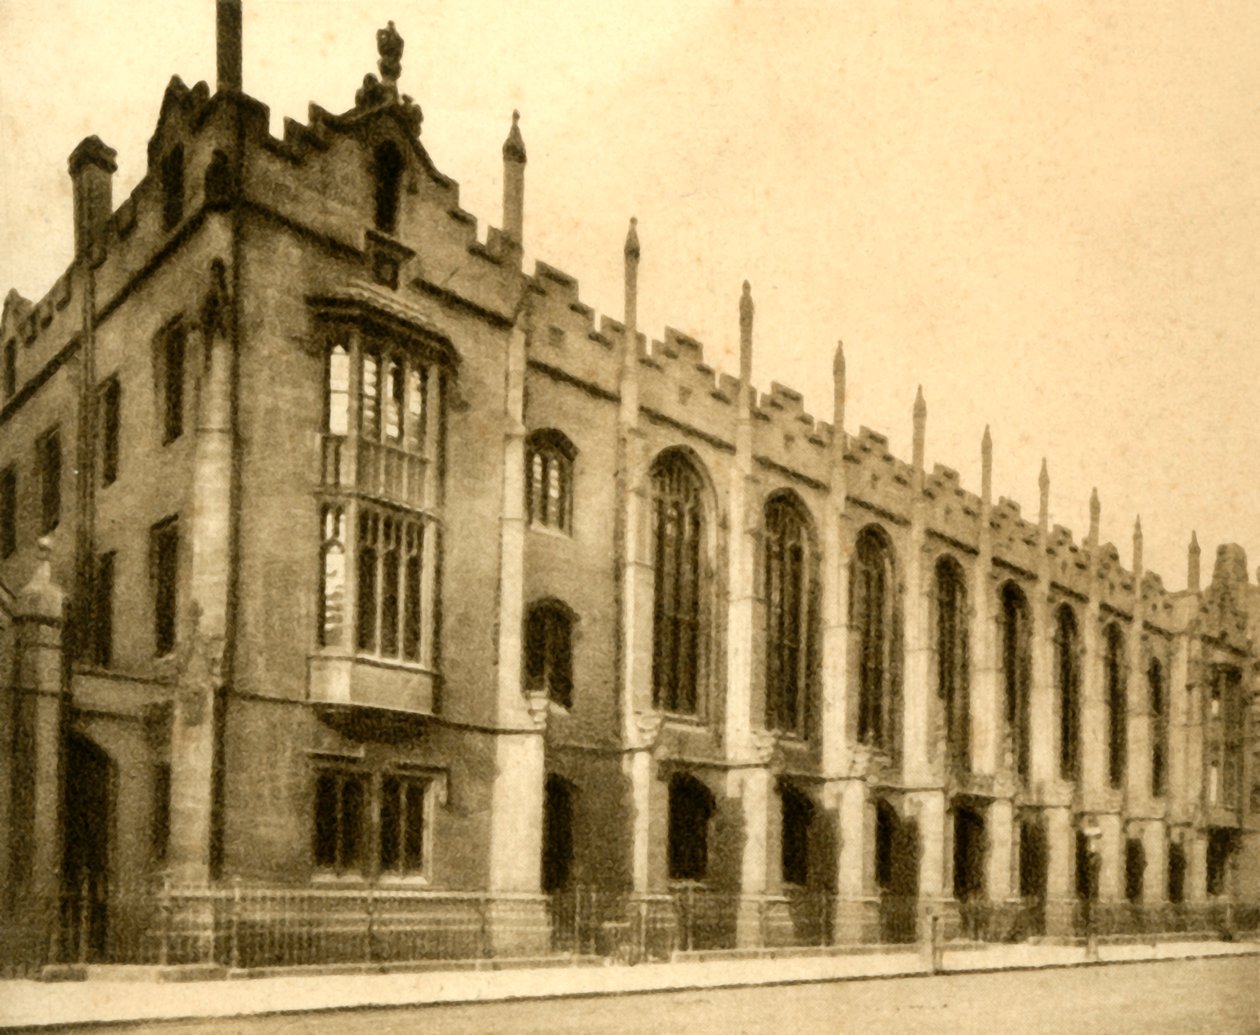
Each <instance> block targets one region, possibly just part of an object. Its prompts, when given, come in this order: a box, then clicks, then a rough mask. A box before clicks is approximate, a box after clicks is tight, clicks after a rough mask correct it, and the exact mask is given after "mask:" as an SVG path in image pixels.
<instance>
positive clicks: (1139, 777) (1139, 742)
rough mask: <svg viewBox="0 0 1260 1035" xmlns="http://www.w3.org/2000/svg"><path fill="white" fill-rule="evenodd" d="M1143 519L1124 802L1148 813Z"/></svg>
mask: <svg viewBox="0 0 1260 1035" xmlns="http://www.w3.org/2000/svg"><path fill="white" fill-rule="evenodd" d="M1142 579H1143V568H1142V519H1141V518H1138V520H1137V521H1136V523H1135V524H1134V526H1133V622H1132V624H1131V626H1130V628H1129V638H1128V640H1127V641H1126V646H1127V647H1128V657H1127V658H1125V667H1126V669H1127V673H1126V674H1127V677H1128V678H1127V679H1126V680H1125V682H1126V686H1125V696H1126V698H1127V700H1126V702H1125V718H1126V720H1127V721H1126V732H1125V736H1126V748H1125V792H1126V793H1125V803H1126V807H1127V808H1128V811H1129V813H1130V814H1134V813H1136V814H1138V815H1143V814H1149V812H1150V808H1149V805H1150V800H1151V709H1150V701H1151V693H1150V683H1149V682H1148V680H1147V672H1146V666H1145V664H1144V661H1145V651H1144V649H1143V646H1142V637H1143V633H1142V622H1143V619H1144V617H1145V609H1144V605H1143V600H1142Z"/></svg>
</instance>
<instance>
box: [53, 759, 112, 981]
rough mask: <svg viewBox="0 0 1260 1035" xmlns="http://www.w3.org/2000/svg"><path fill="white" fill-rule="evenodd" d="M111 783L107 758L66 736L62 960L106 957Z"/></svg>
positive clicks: (110, 770) (62, 871)
mask: <svg viewBox="0 0 1260 1035" xmlns="http://www.w3.org/2000/svg"><path fill="white" fill-rule="evenodd" d="M112 783H113V781H112V766H111V765H110V761H109V756H108V755H106V754H105V752H104V751H102V750H101V749H100V748H99V747H97V746H96V745H95V744H93V743H92V742H91V741H90V740H88V739H87V738H86V737H81V736H77V735H75V736H71V737H70V739H69V742H68V744H67V746H66V782H65V789H64V793H65V799H64V815H65V840H64V842H63V855H62V869H61V873H62V882H63V886H64V892H63V903H64V904H63V916H62V920H63V923H62V936H63V944H62V951H63V958H67V959H82V958H84V957H86V959H88V960H99V959H101V958H102V957H103V956H104V954H105V945H106V935H107V922H108V908H109V884H108V875H109V831H110V826H111V808H110V806H111V802H110V789H111V787H112Z"/></svg>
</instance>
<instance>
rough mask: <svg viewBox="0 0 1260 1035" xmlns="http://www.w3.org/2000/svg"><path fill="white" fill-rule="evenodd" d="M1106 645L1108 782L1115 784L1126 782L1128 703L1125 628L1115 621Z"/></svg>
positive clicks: (1115, 785) (1111, 626)
mask: <svg viewBox="0 0 1260 1035" xmlns="http://www.w3.org/2000/svg"><path fill="white" fill-rule="evenodd" d="M1105 637H1106V643H1105V645H1104V661H1103V665H1104V669H1105V671H1104V678H1105V680H1106V688H1105V691H1104V692H1105V693H1106V697H1107V782H1108V783H1109V784H1111V786H1112V787H1120V786H1123V784H1124V763H1125V757H1124V756H1125V741H1124V738H1125V733H1126V730H1125V707H1124V632H1123V631H1122V630H1121V629H1120V626H1118V625H1117V624H1116V623H1115V622H1112V623H1111V624H1110V625H1108V626H1107V630H1106V633H1105Z"/></svg>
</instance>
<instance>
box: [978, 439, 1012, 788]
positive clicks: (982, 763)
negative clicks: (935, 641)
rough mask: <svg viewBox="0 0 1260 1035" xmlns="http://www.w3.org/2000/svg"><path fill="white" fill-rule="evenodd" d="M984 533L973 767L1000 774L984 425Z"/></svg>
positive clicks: (989, 473)
mask: <svg viewBox="0 0 1260 1035" xmlns="http://www.w3.org/2000/svg"><path fill="white" fill-rule="evenodd" d="M980 455H981V474H980V486H981V488H980V518H979V522H980V533H979V539H978V544H979V551H978V554H977V556H976V566H975V578H974V579H973V580H972V585H973V587H974V588H973V590H972V596H973V601H974V602H973V604H972V607H971V628H970V634H971V643H972V644H973V648H972V663H971V687H970V694H971V770H972V772H974V773H979V774H984V775H987V776H996V775H997V774H998V772H999V771H1000V770H1001V768H1002V762H1003V758H1002V756H1003V751H1002V739H1003V736H1002V735H1003V732H1004V727H1005V711H1004V708H1003V701H1002V680H1001V672H1000V659H999V650H1000V647H999V644H998V638H997V609H998V607H999V606H1000V605H999V603H998V602H997V601H995V599H994V592H993V579H992V578H991V573H992V571H993V528H992V525H991V517H990V515H991V513H992V480H993V440H992V438H991V437H990V435H989V427H988V425H985V428H984V439H983V440H982V441H981V445H980Z"/></svg>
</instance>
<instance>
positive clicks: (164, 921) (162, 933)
mask: <svg viewBox="0 0 1260 1035" xmlns="http://www.w3.org/2000/svg"><path fill="white" fill-rule="evenodd" d="M170 927H171V878H170V875H169V874H165V873H164V874H162V890H161V891H159V892H158V935H159V937H160V938H161V941H160V942H159V943H158V963H159V964H160V965H161V966H163V967H165V966H166V964H167V961H168V960H169V959H170V945H169V943H170V935H171V931H170Z"/></svg>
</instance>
